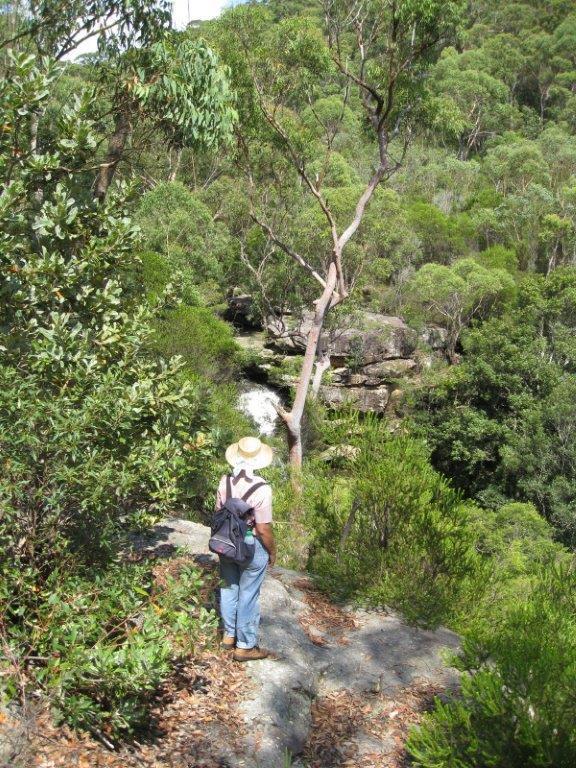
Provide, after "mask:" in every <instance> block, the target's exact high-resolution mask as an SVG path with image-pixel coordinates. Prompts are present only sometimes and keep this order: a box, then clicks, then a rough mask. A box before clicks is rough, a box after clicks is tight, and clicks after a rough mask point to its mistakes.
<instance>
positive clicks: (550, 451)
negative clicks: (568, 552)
mask: <svg viewBox="0 0 576 768" xmlns="http://www.w3.org/2000/svg"><path fill="white" fill-rule="evenodd" d="M573 286H574V274H573V272H572V271H571V270H557V271H556V272H555V273H553V274H552V275H551V276H550V277H549V278H548V279H547V280H545V281H541V282H536V283H531V282H527V283H525V284H524V285H523V286H522V287H521V291H520V295H519V303H520V308H519V309H518V311H514V312H510V313H508V314H506V315H505V316H503V317H502V318H501V319H493V320H490V321H488V322H487V323H485V324H484V325H483V326H481V327H479V328H477V329H475V330H473V331H471V332H469V333H468V334H467V335H466V336H465V338H464V342H463V347H464V362H463V363H462V365H461V366H460V367H459V368H458V369H456V370H454V371H453V372H452V373H451V374H450V375H449V376H447V377H445V378H444V380H443V381H442V382H439V383H438V386H434V387H433V388H432V389H430V390H428V391H426V392H422V393H421V394H420V395H419V396H418V398H417V409H418V412H417V414H416V420H417V421H418V422H419V423H420V424H421V425H422V427H423V430H424V434H425V435H426V439H427V441H428V443H429V444H430V446H431V448H432V456H433V460H434V463H435V465H436V466H437V467H438V468H439V469H440V470H441V471H443V472H444V473H446V474H447V475H448V476H449V477H451V478H452V479H453V480H454V482H455V483H456V485H457V486H458V487H460V488H463V489H464V488H466V490H467V492H468V493H470V494H476V495H477V496H478V498H481V499H482V498H483V499H485V501H486V503H491V501H490V500H491V499H495V500H496V503H499V502H501V501H502V500H503V499H505V498H511V499H521V500H525V501H531V502H532V503H533V504H535V505H536V507H537V508H538V510H539V511H540V512H541V513H543V514H544V515H545V517H546V518H547V519H548V520H549V521H551V522H552V523H553V524H554V525H555V526H556V527H557V529H558V531H559V533H560V534H561V535H562V536H563V537H564V539H565V540H566V541H567V542H570V541H573V540H574V538H573V537H574V514H573V499H574V487H573V481H572V478H573V467H574V453H573V450H572V446H573V444H574V443H573V440H572V430H573V418H572V411H573V398H574V372H575V367H574V360H575V359H576V358H575V349H574V345H573V328H574V313H573V307H574V303H573V299H574V296H573V292H574V289H573Z"/></svg>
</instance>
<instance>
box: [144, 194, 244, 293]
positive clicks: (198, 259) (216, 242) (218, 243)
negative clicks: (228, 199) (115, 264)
mask: <svg viewBox="0 0 576 768" xmlns="http://www.w3.org/2000/svg"><path fill="white" fill-rule="evenodd" d="M136 220H137V222H138V224H139V225H140V228H141V230H142V235H143V239H144V244H145V246H146V248H147V249H149V250H150V251H155V252H157V253H161V254H164V255H165V256H166V258H167V260H168V263H169V265H170V267H171V269H172V271H173V272H176V271H178V272H180V273H181V278H180V280H179V281H178V282H179V287H180V288H181V289H182V290H184V291H185V292H187V293H188V294H189V293H190V292H192V293H193V292H194V287H195V286H198V287H202V286H203V287H204V290H205V291H208V292H210V291H211V292H213V293H214V292H218V293H220V294H221V293H223V285H222V282H223V276H224V273H225V269H226V266H227V260H228V259H229V258H230V250H231V240H230V236H229V234H228V232H227V231H226V229H225V228H224V227H223V226H222V225H221V224H218V223H215V222H214V220H213V216H212V213H211V211H210V209H209V208H208V207H207V206H206V205H205V204H204V203H203V202H201V201H200V200H199V199H198V197H197V196H195V195H194V194H193V193H191V192H190V191H189V190H187V189H186V187H185V186H184V185H183V184H181V183H179V182H171V183H162V184H158V185H156V186H155V187H154V189H152V190H151V191H150V192H147V193H146V194H145V195H144V196H143V198H142V201H141V203H140V205H139V207H138V213H137V218H136ZM188 303H191V302H188Z"/></svg>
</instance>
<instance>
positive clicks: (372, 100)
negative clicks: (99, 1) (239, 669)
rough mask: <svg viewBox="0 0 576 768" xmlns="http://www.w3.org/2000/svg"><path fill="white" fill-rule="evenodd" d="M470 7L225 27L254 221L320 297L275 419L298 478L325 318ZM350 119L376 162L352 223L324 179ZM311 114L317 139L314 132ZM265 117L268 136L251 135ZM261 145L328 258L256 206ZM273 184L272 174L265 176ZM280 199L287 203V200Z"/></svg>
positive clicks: (355, 8) (249, 12)
mask: <svg viewBox="0 0 576 768" xmlns="http://www.w3.org/2000/svg"><path fill="white" fill-rule="evenodd" d="M463 6H464V3H463V2H461V0H448V2H441V1H439V0H363V1H362V2H356V1H354V0H325V2H324V3H322V4H318V5H317V6H316V10H317V14H316V15H317V17H318V18H321V19H322V21H321V22H319V21H317V20H316V18H315V17H314V15H313V14H310V15H308V16H303V17H292V18H287V19H284V20H283V21H281V22H280V23H278V24H273V23H272V18H271V16H266V11H265V10H263V9H261V8H258V7H254V6H247V7H239V8H236V9H235V10H234V11H232V12H230V13H229V14H227V15H225V18H224V19H223V22H222V26H221V34H222V33H224V35H226V26H227V25H228V26H229V30H228V34H229V33H230V32H231V31H232V30H233V32H234V43H233V45H232V46H231V45H230V43H229V42H228V43H227V55H228V56H229V57H230V61H231V63H232V65H233V66H235V67H236V77H237V82H238V83H239V84H240V86H241V87H240V92H241V97H242V99H243V103H244V112H242V110H241V125H240V130H239V132H238V138H239V147H240V153H239V156H240V161H239V162H240V163H241V164H242V165H243V167H244V168H245V170H246V172H247V183H248V186H249V188H250V190H251V192H252V210H251V212H250V215H251V217H252V219H253V221H254V222H256V223H257V224H258V225H259V226H260V227H261V229H262V231H263V232H264V233H265V235H266V237H267V238H268V241H269V242H271V243H273V244H274V246H275V247H276V249H278V250H279V251H281V252H282V253H284V254H285V255H286V256H287V257H289V258H290V259H291V260H292V261H293V262H294V263H295V264H297V265H298V267H299V268H300V270H301V276H302V280H312V281H314V282H315V284H317V287H319V289H320V290H319V294H318V295H317V296H316V298H315V299H314V300H313V302H312V303H313V311H312V319H311V322H310V324H309V327H308V328H307V331H306V347H305V352H304V356H303V359H302V365H301V369H300V373H299V376H298V381H297V384H296V390H295V395H294V400H293V403H292V407H291V408H290V410H284V409H280V410H279V413H280V416H281V418H282V419H283V422H284V424H285V426H286V430H287V436H288V446H289V452H290V463H291V468H292V470H293V475H294V477H297V476H298V474H299V471H300V469H301V466H302V419H303V415H304V408H305V404H306V399H307V397H308V394H309V391H310V388H311V383H312V380H313V379H314V388H315V389H317V388H318V387H319V385H320V379H321V375H322V372H323V371H324V370H326V368H327V367H328V366H327V361H326V356H325V354H324V351H323V350H322V349H321V337H322V330H323V327H324V324H325V321H326V318H327V315H328V313H329V312H330V311H331V310H332V309H334V308H335V307H336V306H338V305H340V304H342V303H343V302H345V301H346V300H347V298H348V297H349V296H350V292H351V290H352V289H353V285H354V277H355V272H354V269H353V268H352V265H351V264H350V263H348V262H347V255H348V252H349V244H350V241H351V240H352V239H353V238H354V236H355V235H356V233H357V231H358V229H359V227H360V225H361V223H362V220H363V218H364V214H365V212H366V210H367V206H368V204H369V202H370V200H371V198H372V196H373V195H374V192H375V190H376V189H377V187H378V186H379V185H380V184H381V183H382V182H384V181H386V180H387V179H389V178H390V176H391V175H392V174H393V173H394V172H395V171H396V170H397V169H398V168H399V167H400V166H401V164H402V161H403V159H404V156H405V153H406V151H407V148H408V145H409V143H410V138H411V136H412V133H413V125H414V122H415V120H416V119H417V117H418V114H419V112H420V109H421V102H422V100H423V97H424V75H425V72H426V69H427V68H428V66H429V65H430V64H431V63H432V62H434V61H435V60H436V59H437V57H438V54H439V53H440V51H441V50H442V49H443V48H444V47H445V46H446V45H448V44H450V43H452V42H453V41H454V39H455V36H456V33H457V29H458V26H459V23H460V19H461V14H462V11H463ZM231 48H232V49H233V50H231ZM327 93H329V94H331V96H332V99H334V98H338V99H339V100H340V104H341V111H340V114H341V116H340V118H339V119H338V118H337V119H336V120H330V121H329V122H326V121H324V120H323V117H322V115H321V114H320V113H318V112H316V111H315V109H314V105H315V102H316V101H317V100H318V98H320V97H321V96H325V95H326V94H327ZM302 103H305V104H308V105H309V109H307V111H306V121H304V120H303V119H302V116H301V115H300V114H299V113H298V109H297V105H298V104H302ZM350 108H351V109H353V110H355V111H356V112H357V113H359V114H360V115H361V116H362V121H363V126H364V130H365V132H366V134H367V135H368V136H369V137H371V144H372V147H373V157H372V161H371V164H370V165H371V168H370V169H369V170H368V172H367V173H366V174H365V176H364V179H363V182H362V186H361V187H360V189H359V191H358V193H357V196H356V198H355V200H354V201H353V204H352V205H351V208H350V209H351V214H350V215H349V216H348V217H347V218H346V219H345V220H344V219H343V218H342V217H341V216H338V217H337V216H336V215H335V213H334V211H333V209H332V207H331V204H330V195H329V194H328V193H327V191H326V188H325V186H324V176H325V170H326V169H327V168H328V167H329V164H330V161H331V159H332V157H333V156H334V152H335V147H336V146H337V139H338V135H339V133H340V131H341V129H342V123H343V119H344V115H345V114H346V113H347V111H348V110H349V109H350ZM311 115H312V116H313V118H314V120H315V121H316V128H317V130H316V131H315V132H311V131H310V116H311ZM242 116H243V117H244V121H243V120H242ZM258 116H259V117H260V119H261V120H262V122H263V124H264V126H265V127H264V128H261V129H260V130H259V131H255V130H254V123H255V122H257V119H258ZM263 143H267V144H268V145H269V146H270V147H271V148H272V151H273V152H275V153H276V154H277V155H280V156H281V157H282V158H283V159H284V161H285V162H286V163H288V164H289V165H290V166H291V167H292V169H293V171H294V172H295V174H296V176H297V179H298V185H299V189H300V193H301V195H303V196H306V197H307V198H308V199H310V200H311V201H313V203H314V205H316V206H317V207H318V209H319V210H320V211H321V213H322V216H323V218H324V221H325V224H326V241H325V244H324V247H323V248H322V252H318V251H317V250H316V251H312V249H307V248H306V244H304V247H303V248H302V247H296V246H295V245H294V243H293V242H290V240H289V239H287V238H285V237H284V236H283V233H281V232H279V231H278V230H277V229H276V228H275V226H274V221H273V220H274V218H275V213H276V211H275V209H277V208H278V207H279V206H280V207H281V205H282V200H281V199H279V198H278V196H276V197H274V199H273V201H272V204H271V203H270V198H269V199H268V200H266V199H262V197H263V196H260V199H259V198H258V192H259V189H258V187H259V182H260V181H261V180H262V179H263V178H264V177H265V176H266V174H265V173H263V172H262V168H261V167H260V168H258V169H257V168H256V164H257V162H258V160H259V159H260V158H261V157H262V144H263ZM255 157H257V158H258V160H257V161H256V162H255V161H254V158H255ZM319 157H320V159H321V162H320V167H319V164H318V159H319ZM275 173H276V169H275V168H273V167H270V169H269V173H268V176H269V177H270V176H272V177H273V176H274V175H275ZM279 194H280V198H281V196H282V191H281V190H280V193H279ZM264 198H266V196H264ZM255 271H257V270H255ZM316 364H317V368H316V376H315V375H314V371H315V365H316Z"/></svg>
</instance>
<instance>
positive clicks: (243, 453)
mask: <svg viewBox="0 0 576 768" xmlns="http://www.w3.org/2000/svg"><path fill="white" fill-rule="evenodd" d="M273 458H274V454H273V452H272V448H270V446H269V445H265V444H264V443H263V442H262V441H261V440H259V439H258V438H257V437H243V438H242V439H241V440H238V442H237V443H232V445H229V446H228V448H226V461H227V462H228V464H231V465H232V466H233V467H235V466H236V465H237V464H240V463H241V462H242V463H243V464H246V465H247V466H249V467H251V468H252V469H263V468H264V467H267V466H268V465H269V464H271V463H272V459H273Z"/></svg>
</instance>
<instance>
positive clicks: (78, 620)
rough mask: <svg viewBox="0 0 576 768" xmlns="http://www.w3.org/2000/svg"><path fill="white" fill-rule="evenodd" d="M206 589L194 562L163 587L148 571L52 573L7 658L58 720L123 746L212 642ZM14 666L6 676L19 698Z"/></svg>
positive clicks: (138, 567)
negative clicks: (183, 666) (156, 696)
mask: <svg viewBox="0 0 576 768" xmlns="http://www.w3.org/2000/svg"><path fill="white" fill-rule="evenodd" d="M202 585H203V581H202V577H201V575H200V573H199V571H198V570H197V569H196V568H195V567H194V566H193V564H192V563H190V562H189V563H184V564H183V566H182V567H181V568H180V569H179V572H178V573H177V575H175V576H172V577H168V579H167V580H165V582H164V583H162V585H161V586H160V584H159V582H158V581H157V580H154V579H153V577H152V570H151V566H150V565H149V564H134V563H128V564H126V563H124V564H116V565H113V566H111V567H109V568H107V569H103V570H101V571H98V572H94V571H93V570H90V571H87V572H86V573H84V574H79V575H75V576H66V575H65V574H64V573H62V572H61V571H60V570H56V571H54V572H53V573H52V574H51V575H50V576H49V577H48V579H47V581H46V583H45V584H44V585H43V587H42V588H41V589H40V590H39V591H38V592H36V593H35V596H34V597H35V605H34V610H33V611H32V612H31V613H27V614H26V615H24V616H23V617H22V623H21V624H20V625H14V624H13V625H12V627H11V629H10V632H9V635H8V639H7V641H6V644H7V647H8V648H9V649H10V650H9V653H8V654H7V658H8V659H18V660H19V664H20V668H21V670H22V669H23V670H25V671H26V674H27V676H28V677H29V678H30V679H33V680H34V685H35V687H36V691H38V690H41V691H42V692H43V693H44V694H45V696H46V697H47V699H48V700H50V701H51V702H52V704H53V708H54V711H55V713H56V715H57V716H58V719H60V720H64V721H66V722H67V723H69V724H70V725H72V726H73V727H81V728H88V729H91V730H98V731H103V732H104V733H106V734H107V735H108V736H109V737H112V738H114V737H117V736H118V735H120V734H121V733H125V732H126V731H132V730H133V729H134V728H135V727H137V726H139V725H142V724H144V723H145V721H146V715H147V705H148V703H149V700H150V697H151V695H152V694H153V692H154V690H155V689H156V687H157V686H158V684H159V683H160V682H161V681H162V679H163V678H165V677H166V676H167V675H168V673H169V671H170V669H171V665H172V662H173V661H174V660H175V659H176V658H177V657H179V656H182V655H185V654H187V653H191V652H193V651H195V650H196V649H197V648H198V647H199V646H202V645H204V644H205V643H206V642H207V641H209V640H210V639H212V637H213V635H214V631H215V628H216V619H215V615H214V613H213V612H211V611H208V610H206V608H204V606H203V599H202V595H201V587H202ZM32 648H33V649H34V653H31V652H30V649H32ZM17 666H18V665H15V667H14V668H12V669H10V666H9V665H8V664H6V667H5V671H7V672H8V676H7V689H8V690H7V691H6V692H7V693H11V694H12V695H13V696H16V695H18V693H20V691H18V690H17V689H16V688H15V687H14V680H15V679H16V676H15V675H14V672H15V671H16V668H17ZM10 687H12V690H11V691H10Z"/></svg>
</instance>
